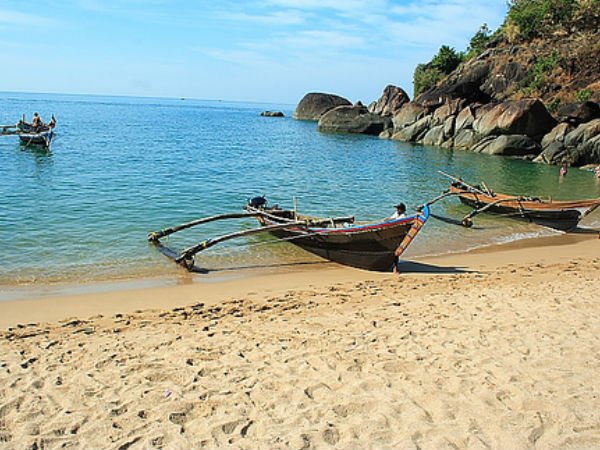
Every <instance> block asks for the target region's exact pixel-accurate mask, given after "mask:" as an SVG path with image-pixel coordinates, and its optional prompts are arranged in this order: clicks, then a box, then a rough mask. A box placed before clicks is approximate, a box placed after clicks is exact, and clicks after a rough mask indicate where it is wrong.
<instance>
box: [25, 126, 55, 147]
mask: <svg viewBox="0 0 600 450" xmlns="http://www.w3.org/2000/svg"><path fill="white" fill-rule="evenodd" d="M53 137H54V132H53V131H52V130H50V131H43V132H41V133H21V134H19V140H20V141H21V144H23V145H25V146H29V145H42V146H44V147H49V146H50V143H51V142H52V138H53Z"/></svg>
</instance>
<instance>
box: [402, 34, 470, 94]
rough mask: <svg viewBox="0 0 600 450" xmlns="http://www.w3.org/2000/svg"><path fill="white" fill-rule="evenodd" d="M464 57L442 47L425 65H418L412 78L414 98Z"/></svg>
mask: <svg viewBox="0 0 600 450" xmlns="http://www.w3.org/2000/svg"><path fill="white" fill-rule="evenodd" d="M463 58H464V55H463V54H462V53H461V52H457V51H456V50H455V49H453V48H452V47H449V46H447V45H442V46H441V47H440V49H439V51H438V52H437V54H436V55H435V56H434V57H433V59H432V60H431V61H430V62H428V63H427V64H419V65H418V66H417V68H416V69H415V74H414V77H413V84H414V96H415V97H416V96H417V95H419V94H420V93H422V92H425V91H426V90H427V89H429V88H430V87H432V86H435V84H436V83H437V82H438V81H440V80H441V79H442V78H444V77H445V76H446V75H448V74H449V73H450V72H452V71H453V70H454V69H456V68H457V67H458V65H459V64H460V63H461V62H462V61H463Z"/></svg>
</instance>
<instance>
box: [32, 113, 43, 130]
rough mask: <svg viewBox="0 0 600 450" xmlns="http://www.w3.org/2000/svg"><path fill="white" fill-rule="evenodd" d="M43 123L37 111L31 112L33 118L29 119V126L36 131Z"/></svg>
mask: <svg viewBox="0 0 600 450" xmlns="http://www.w3.org/2000/svg"><path fill="white" fill-rule="evenodd" d="M42 125H43V122H42V118H41V117H40V115H39V114H38V113H33V119H31V126H32V127H33V128H34V129H35V130H36V131H37V130H38V129H39V128H40V127H41V126H42Z"/></svg>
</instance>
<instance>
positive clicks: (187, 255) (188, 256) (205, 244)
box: [148, 207, 354, 270]
mask: <svg viewBox="0 0 600 450" xmlns="http://www.w3.org/2000/svg"><path fill="white" fill-rule="evenodd" d="M248 209H249V212H245V213H229V214H219V215H216V216H210V217H204V218H201V219H197V220H193V221H191V222H187V223H184V224H182V225H178V226H176V227H170V228H165V229H164V230H160V231H153V232H151V233H148V241H150V242H151V243H152V244H154V245H155V246H157V247H159V249H160V250H161V253H163V254H164V255H166V256H167V257H169V258H170V259H172V260H173V261H175V262H176V263H177V264H180V265H182V266H184V267H185V268H186V269H188V270H191V269H192V268H193V266H194V259H193V257H194V255H195V254H196V253H198V252H201V251H202V250H206V249H207V248H210V247H212V246H214V245H216V244H218V243H220V242H223V241H228V240H230V239H234V238H238V237H242V236H248V235H251V234H257V233H265V232H269V231H273V230H278V229H282V228H288V227H300V228H308V227H309V226H318V225H320V224H325V223H331V222H334V223H336V222H348V221H353V220H354V217H338V218H331V219H316V220H311V219H306V220H293V219H286V218H283V217H280V216H275V215H273V214H269V213H267V212H266V211H261V210H258V209H256V208H251V207H248ZM256 216H263V217H268V218H272V219H276V220H278V221H279V222H281V221H282V220H284V221H285V223H278V224H275V225H267V226H261V227H258V228H252V229H250V230H242V231H237V232H235V233H229V234H225V235H223V236H218V237H215V238H211V239H206V240H204V241H201V242H200V243H198V244H196V245H194V246H192V247H188V248H186V249H184V250H183V251H181V252H179V253H178V252H176V251H174V250H172V249H170V248H169V247H167V246H165V245H163V244H162V243H161V242H160V239H161V238H163V237H165V236H169V235H171V234H173V233H176V232H178V231H181V230H185V229H187V228H191V227H194V226H196V225H201V224H203V223H208V222H214V221H216V220H226V219H240V218H246V217H256Z"/></svg>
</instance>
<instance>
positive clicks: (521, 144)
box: [472, 134, 542, 156]
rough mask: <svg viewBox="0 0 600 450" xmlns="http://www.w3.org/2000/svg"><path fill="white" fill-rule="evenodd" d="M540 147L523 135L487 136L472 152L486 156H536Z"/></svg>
mask: <svg viewBox="0 0 600 450" xmlns="http://www.w3.org/2000/svg"><path fill="white" fill-rule="evenodd" d="M541 149H542V148H541V146H540V144H538V143H537V142H536V141H534V140H533V139H532V138H530V137H529V136H524V135H518V134H517V135H514V134H513V135H501V136H488V137H486V138H485V139H483V140H481V141H479V142H478V143H477V144H476V145H475V146H474V147H473V148H472V151H473V152H475V153H485V154H488V155H504V156H525V155H537V154H539V153H540V151H541Z"/></svg>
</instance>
